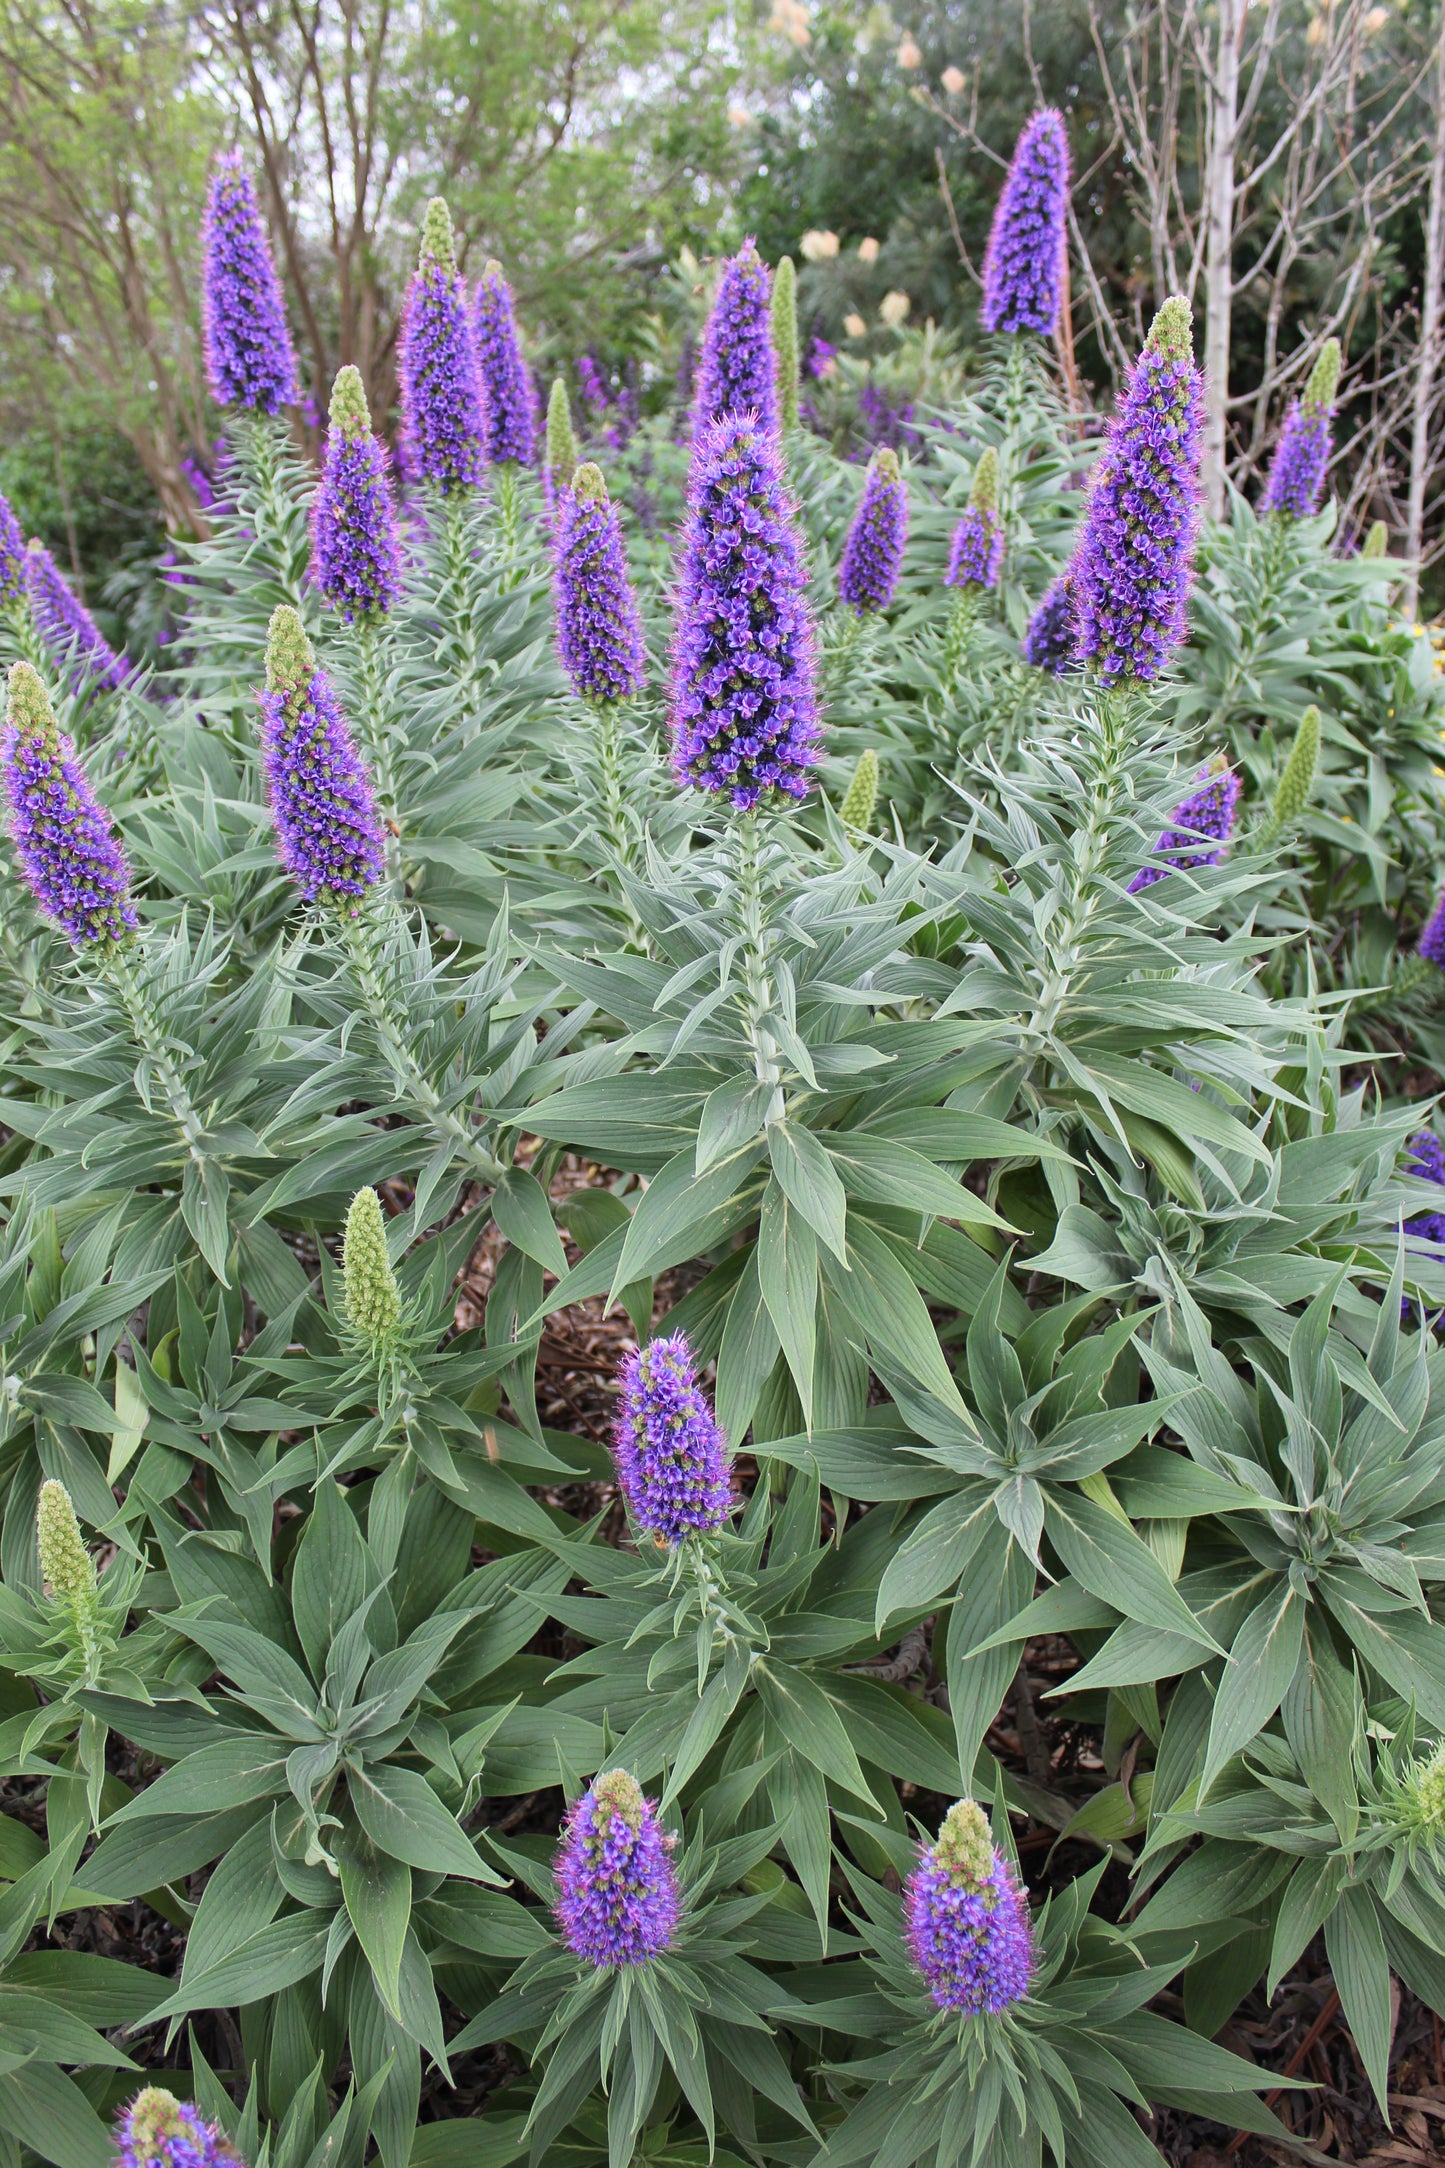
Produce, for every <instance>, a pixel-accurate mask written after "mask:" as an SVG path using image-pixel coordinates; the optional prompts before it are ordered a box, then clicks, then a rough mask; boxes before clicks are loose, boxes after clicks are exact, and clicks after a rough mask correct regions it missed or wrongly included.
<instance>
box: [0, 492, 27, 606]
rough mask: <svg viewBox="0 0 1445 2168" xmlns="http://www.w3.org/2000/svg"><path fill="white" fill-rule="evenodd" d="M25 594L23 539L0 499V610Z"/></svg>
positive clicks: (5, 505)
mask: <svg viewBox="0 0 1445 2168" xmlns="http://www.w3.org/2000/svg"><path fill="white" fill-rule="evenodd" d="M25 594H26V577H25V537H24V535H23V534H22V533H21V532H20V522H19V520H18V519H17V518H16V517H15V514H14V513H13V512H12V511H11V509H10V506H9V503H8V502H7V500H6V499H5V498H4V497H0V609H4V608H5V606H6V605H7V604H8V603H16V602H23V601H24V600H25Z"/></svg>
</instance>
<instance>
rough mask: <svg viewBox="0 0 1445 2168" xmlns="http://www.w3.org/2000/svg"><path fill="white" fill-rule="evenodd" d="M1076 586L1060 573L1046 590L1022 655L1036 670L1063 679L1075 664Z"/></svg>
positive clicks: (1030, 624)
mask: <svg viewBox="0 0 1445 2168" xmlns="http://www.w3.org/2000/svg"><path fill="white" fill-rule="evenodd" d="M1075 637H1076V635H1075V629H1074V584H1073V576H1072V574H1071V573H1069V572H1061V573H1060V574H1059V576H1058V578H1057V579H1056V580H1051V581H1050V583H1049V585H1048V586H1047V587H1046V588H1045V589H1044V592H1043V596H1042V599H1041V600H1040V602H1039V604H1038V606H1037V608H1036V609H1035V611H1034V614H1033V616H1032V617H1031V618H1030V619H1029V621H1028V624H1027V625H1026V626H1025V627H1024V636H1023V640H1022V642H1021V643H1020V648H1019V652H1020V654H1021V655H1022V656H1023V659H1024V661H1025V662H1031V663H1032V664H1033V666H1034V668H1035V669H1036V670H1049V671H1052V673H1053V675H1054V676H1055V677H1063V676H1064V675H1065V673H1066V672H1067V671H1069V670H1070V669H1072V668H1073V664H1074V642H1075Z"/></svg>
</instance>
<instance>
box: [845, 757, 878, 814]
mask: <svg viewBox="0 0 1445 2168" xmlns="http://www.w3.org/2000/svg"><path fill="white" fill-rule="evenodd" d="M877 803H878V755H877V754H876V753H875V752H874V750H873V748H872V746H871V745H870V746H868V747H867V748H866V749H865V751H863V752H862V753H860V754H859V756H858V765H857V767H856V768H855V769H854V770H853V780H852V781H851V782H850V783H849V785H848V788H847V791H846V792H845V793H844V797H843V803H842V804H841V805H840V806H839V808H838V818H839V820H841V821H842V823H843V826H844V827H845V828H850V829H852V830H853V831H854V833H855V834H857V835H867V833H868V831H869V829H870V828H871V827H872V825H873V811H874V808H875V807H876V805H877Z"/></svg>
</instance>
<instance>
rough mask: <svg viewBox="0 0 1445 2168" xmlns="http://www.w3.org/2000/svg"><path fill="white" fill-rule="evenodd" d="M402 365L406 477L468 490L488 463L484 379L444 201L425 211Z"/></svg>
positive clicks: (447, 488) (404, 327) (404, 317)
mask: <svg viewBox="0 0 1445 2168" xmlns="http://www.w3.org/2000/svg"><path fill="white" fill-rule="evenodd" d="M399 359H400V376H401V411H402V449H403V452H404V455H405V460H406V467H405V472H406V473H407V474H408V475H409V476H410V478H411V479H412V480H413V481H417V482H435V483H436V484H437V485H438V486H439V488H440V489H441V491H442V494H443V495H444V496H446V495H450V493H451V492H452V491H453V490H457V489H470V488H471V487H473V485H474V484H475V483H477V482H479V481H480V480H481V478H482V469H483V466H484V465H485V463H486V423H485V418H484V415H483V411H482V380H481V373H480V371H479V370H478V368H477V353H476V346H475V344H474V342H473V339H472V327H471V325H470V323H469V322H468V321H467V302H466V293H465V290H464V288H463V285H462V281H461V280H460V279H459V278H458V276H457V261H456V250H455V247H454V244H453V241H452V221H451V213H450V212H449V211H448V210H447V207H446V205H445V203H443V201H442V199H441V197H440V196H434V197H433V198H432V201H431V202H430V203H429V204H428V205H427V213H426V219H425V222H424V224H423V226H422V234H421V254H420V258H419V260H418V263H417V270H416V276H415V277H414V278H413V280H412V282H411V285H410V287H409V289H408V291H407V297H406V307H405V309H404V310H403V312H402V323H401V351H400V357H399Z"/></svg>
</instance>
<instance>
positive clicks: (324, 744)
mask: <svg viewBox="0 0 1445 2168" xmlns="http://www.w3.org/2000/svg"><path fill="white" fill-rule="evenodd" d="M260 701H261V718H262V721H261V750H262V755H263V758H264V761H265V768H266V795H267V797H268V798H269V800H270V803H271V817H272V819H273V820H274V821H275V823H276V848H277V853H278V856H279V857H280V860H281V863H282V865H283V866H284V867H285V868H286V871H287V872H288V873H289V874H290V876H291V878H292V880H293V881H295V883H296V885H297V887H298V888H299V889H300V891H301V893H302V895H303V896H304V897H305V899H306V901H307V902H308V903H311V902H313V901H314V900H315V899H316V897H318V896H321V895H324V896H325V897H327V898H328V899H330V900H335V899H337V898H339V897H342V896H361V895H364V894H365V893H366V890H367V889H368V888H370V886H371V884H372V882H373V881H376V880H379V879H380V877H381V871H382V866H383V862H384V847H383V842H382V833H381V824H380V822H379V821H378V820H377V817H376V808H375V805H374V804H373V801H372V795H371V778H370V777H369V776H368V774H367V772H366V768H365V766H364V764H363V762H362V760H361V757H360V755H359V754H358V753H357V750H356V748H355V746H354V745H353V744H352V742H351V732H350V731H349V729H348V728H347V724H346V718H345V716H344V715H343V714H342V712H341V708H340V704H339V703H338V701H337V698H336V695H335V693H334V692H333V691H332V689H331V684H330V681H329V679H328V678H327V676H326V673H325V671H324V670H318V668H317V667H316V656H315V653H314V651H313V649H312V646H311V642H310V641H309V640H308V639H307V637H306V634H305V632H304V630H303V629H302V624H301V620H300V618H299V617H298V616H297V614H296V612H295V611H294V610H293V609H291V608H290V607H289V606H288V605H287V604H285V603H282V604H281V606H280V607H279V608H278V609H277V610H275V611H274V612H273V613H272V617H271V629H270V635H269V637H268V639H267V642H266V690H265V691H264V692H263V693H262V694H261V695H260Z"/></svg>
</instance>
